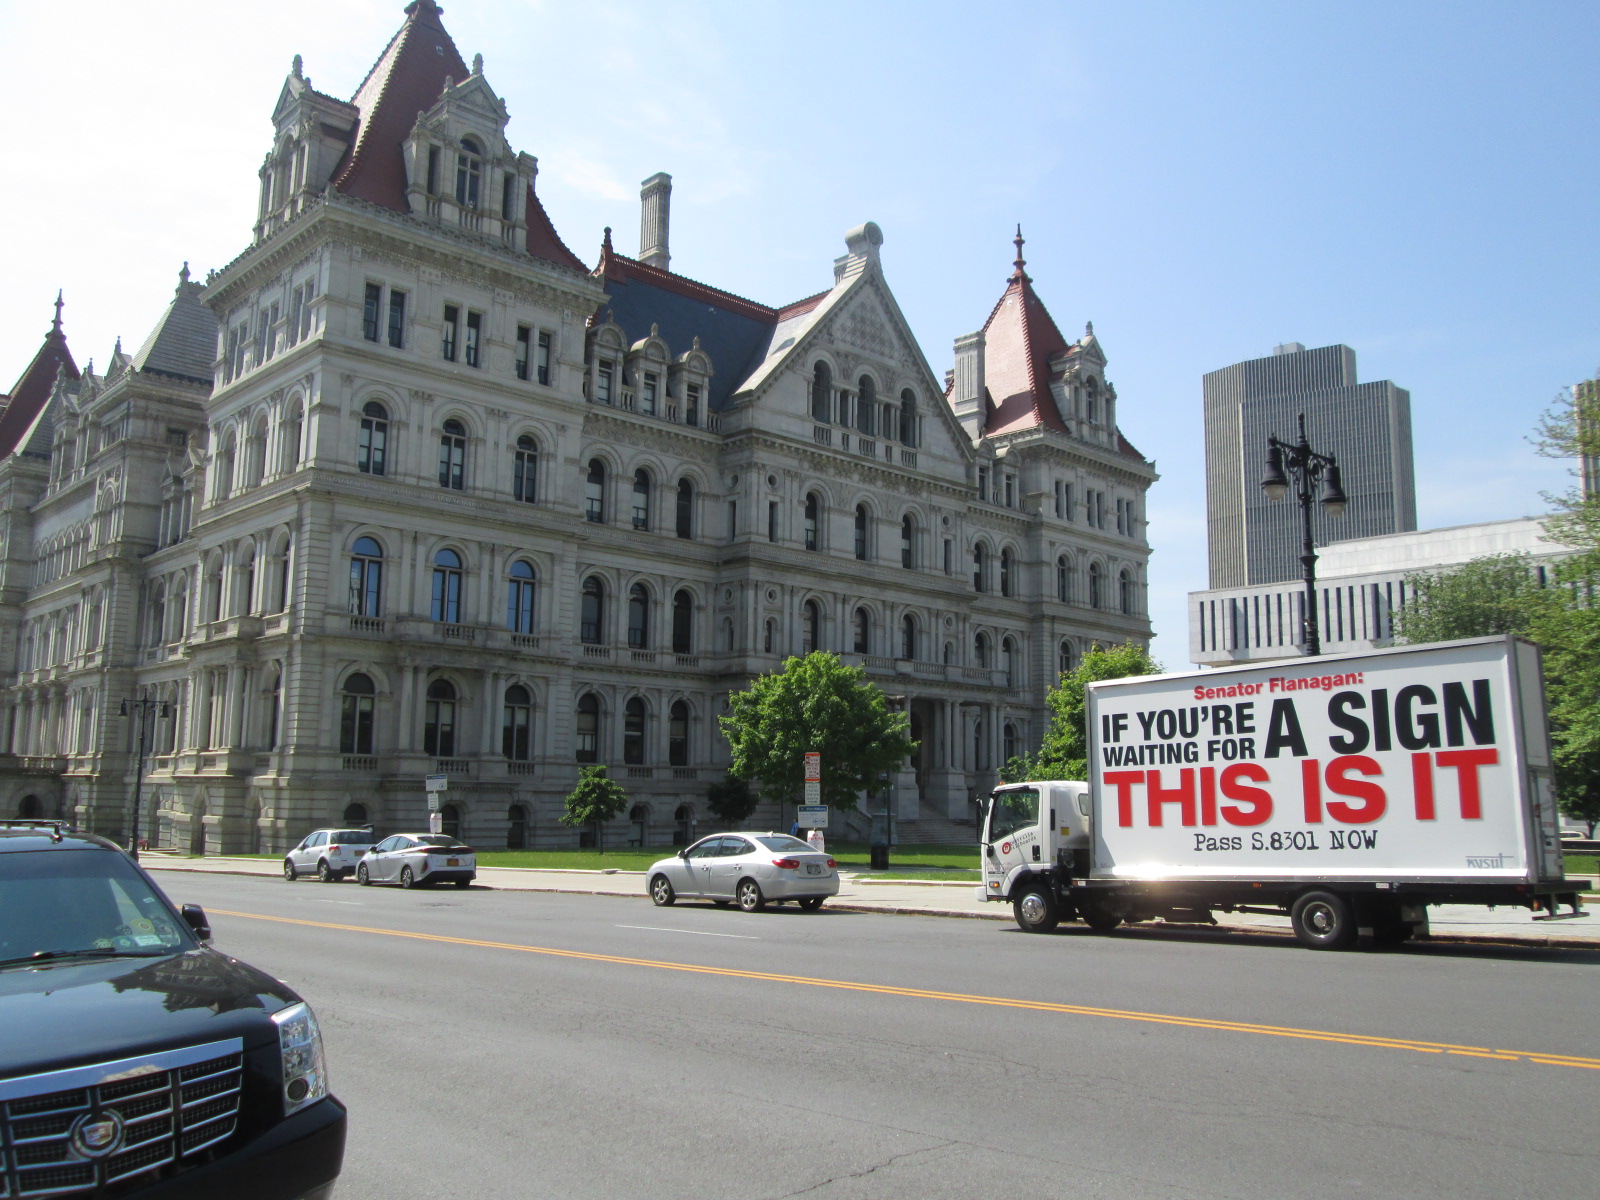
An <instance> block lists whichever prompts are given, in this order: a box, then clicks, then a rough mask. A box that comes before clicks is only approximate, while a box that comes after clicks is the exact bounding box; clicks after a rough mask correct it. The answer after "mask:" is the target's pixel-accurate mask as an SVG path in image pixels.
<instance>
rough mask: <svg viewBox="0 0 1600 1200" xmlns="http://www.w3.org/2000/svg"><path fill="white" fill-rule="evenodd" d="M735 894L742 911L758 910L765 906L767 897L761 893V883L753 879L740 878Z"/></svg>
mask: <svg viewBox="0 0 1600 1200" xmlns="http://www.w3.org/2000/svg"><path fill="white" fill-rule="evenodd" d="M737 895H738V897H739V909H740V911H742V912H760V911H761V910H762V909H763V908H765V907H766V906H767V898H766V897H765V896H763V895H762V894H761V885H760V884H759V883H757V882H756V881H755V880H754V879H741V880H740V881H739V890H738V892H737Z"/></svg>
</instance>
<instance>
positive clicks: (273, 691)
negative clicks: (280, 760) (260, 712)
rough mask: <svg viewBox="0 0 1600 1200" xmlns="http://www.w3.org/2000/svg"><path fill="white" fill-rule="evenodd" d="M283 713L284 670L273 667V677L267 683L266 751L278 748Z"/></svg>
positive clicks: (264, 742) (264, 744)
mask: <svg viewBox="0 0 1600 1200" xmlns="http://www.w3.org/2000/svg"><path fill="white" fill-rule="evenodd" d="M282 713H283V668H282V667H273V668H272V676H271V678H270V679H268V681H267V728H266V731H265V732H266V736H265V737H264V738H262V747H263V749H266V750H276V749H277V748H278V721H279V720H280V719H281V717H282Z"/></svg>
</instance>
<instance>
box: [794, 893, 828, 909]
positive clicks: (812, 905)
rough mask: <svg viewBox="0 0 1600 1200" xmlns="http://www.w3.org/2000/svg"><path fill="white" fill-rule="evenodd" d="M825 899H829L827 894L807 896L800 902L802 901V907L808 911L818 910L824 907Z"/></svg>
mask: <svg viewBox="0 0 1600 1200" xmlns="http://www.w3.org/2000/svg"><path fill="white" fill-rule="evenodd" d="M825 899H827V897H826V896H807V897H806V898H805V899H804V900H801V901H800V902H799V903H800V907H801V908H803V909H805V910H806V911H807V912H816V911H817V909H819V908H821V907H822V902H823V901H824V900H825Z"/></svg>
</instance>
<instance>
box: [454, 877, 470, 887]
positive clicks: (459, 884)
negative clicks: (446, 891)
mask: <svg viewBox="0 0 1600 1200" xmlns="http://www.w3.org/2000/svg"><path fill="white" fill-rule="evenodd" d="M456 886H457V887H471V886H472V880H470V879H458V880H456Z"/></svg>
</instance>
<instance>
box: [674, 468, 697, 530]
mask: <svg viewBox="0 0 1600 1200" xmlns="http://www.w3.org/2000/svg"><path fill="white" fill-rule="evenodd" d="M678 536H679V537H681V538H692V537H693V536H694V484H692V483H690V482H689V480H687V479H680V480H678Z"/></svg>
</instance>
